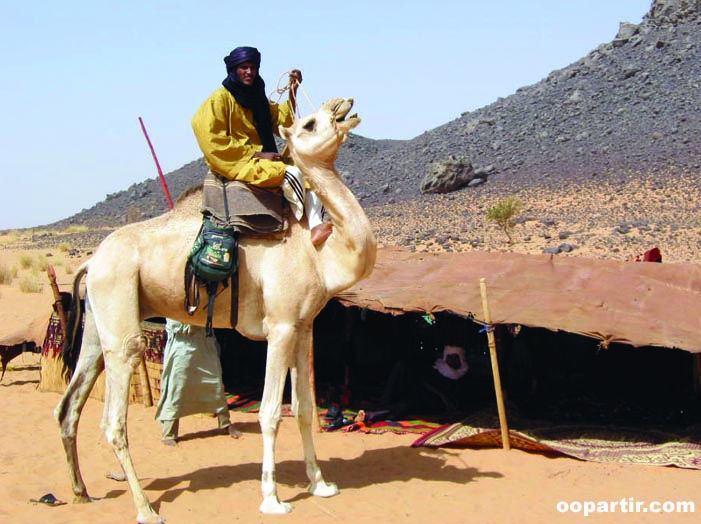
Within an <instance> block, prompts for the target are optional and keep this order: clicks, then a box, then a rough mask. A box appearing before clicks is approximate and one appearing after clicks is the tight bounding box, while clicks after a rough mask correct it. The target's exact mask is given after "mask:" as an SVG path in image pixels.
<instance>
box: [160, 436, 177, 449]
mask: <svg viewBox="0 0 701 524" xmlns="http://www.w3.org/2000/svg"><path fill="white" fill-rule="evenodd" d="M161 442H162V443H163V445H164V446H169V447H174V446H177V445H178V443H177V442H176V440H175V439H174V438H164V439H162V440H161Z"/></svg>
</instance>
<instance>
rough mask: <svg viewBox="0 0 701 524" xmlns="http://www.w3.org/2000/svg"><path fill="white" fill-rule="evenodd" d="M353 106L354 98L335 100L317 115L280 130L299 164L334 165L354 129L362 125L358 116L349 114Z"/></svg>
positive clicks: (299, 120)
mask: <svg viewBox="0 0 701 524" xmlns="http://www.w3.org/2000/svg"><path fill="white" fill-rule="evenodd" d="M352 107H353V99H352V98H332V99H331V100H329V101H327V102H325V103H324V104H323V105H322V106H321V108H320V109H319V110H318V111H317V112H316V113H313V114H311V115H309V116H306V117H304V118H300V119H298V120H296V121H295V123H294V124H292V126H290V127H288V128H284V127H280V136H281V137H282V138H284V139H285V140H287V144H288V146H289V148H290V151H291V153H292V158H293V159H294V160H295V162H296V163H299V162H300V161H301V162H303V163H306V162H308V161H311V162H318V163H329V162H330V163H333V162H334V161H335V160H336V155H337V154H338V148H339V147H340V146H341V144H342V143H343V142H344V141H345V140H346V138H347V137H348V133H349V132H350V130H351V129H353V128H354V127H355V126H357V125H358V124H359V123H360V118H358V115H357V114H353V115H348V113H349V112H350V110H351V108H352Z"/></svg>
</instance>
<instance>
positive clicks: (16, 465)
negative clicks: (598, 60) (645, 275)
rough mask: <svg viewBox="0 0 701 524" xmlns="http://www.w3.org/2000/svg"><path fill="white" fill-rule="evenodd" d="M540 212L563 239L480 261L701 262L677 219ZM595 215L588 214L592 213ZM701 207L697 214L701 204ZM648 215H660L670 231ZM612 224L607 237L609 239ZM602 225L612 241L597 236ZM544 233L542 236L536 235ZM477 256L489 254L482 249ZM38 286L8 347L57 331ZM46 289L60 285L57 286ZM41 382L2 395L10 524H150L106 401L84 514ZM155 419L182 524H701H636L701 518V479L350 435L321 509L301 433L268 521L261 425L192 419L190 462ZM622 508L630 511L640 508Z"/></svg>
mask: <svg viewBox="0 0 701 524" xmlns="http://www.w3.org/2000/svg"><path fill="white" fill-rule="evenodd" d="M688 195H689V193H685V192H684V191H680V192H678V193H677V194H676V197H675V198H676V200H675V199H673V198H672V197H671V196H670V195H665V198H666V202H667V204H669V203H670V202H673V203H674V204H675V206H671V207H678V206H679V205H680V204H681V203H687V201H688V198H685V196H686V197H688ZM580 196H581V195H580ZM636 196H637V197H638V198H640V201H641V202H648V203H649V202H650V200H649V199H646V198H645V195H641V194H639V193H637V192H636ZM647 196H648V197H651V196H654V195H651V194H650V193H648V194H647ZM537 197H538V198H534V200H533V202H536V201H538V200H540V201H541V202H547V201H549V202H551V203H552V202H559V204H560V205H558V206H556V205H551V206H550V207H549V208H548V209H547V213H542V214H541V213H540V212H538V211H537V210H536V208H535V204H529V206H528V209H530V210H531V212H532V213H533V214H534V215H536V216H543V214H545V215H548V214H554V215H557V216H556V217H555V218H557V219H558V222H559V227H557V228H553V229H552V231H551V233H549V235H544V234H543V231H542V229H543V227H547V226H539V225H538V224H539V222H530V223H526V225H524V226H519V228H520V229H519V230H518V231H517V242H516V243H515V244H514V245H512V246H508V245H506V244H505V242H504V240H503V238H502V237H501V235H500V233H499V231H497V230H496V229H495V228H494V227H493V226H489V225H482V226H480V227H479V229H480V230H481V232H480V239H479V240H480V241H479V245H478V246H477V247H476V249H486V250H499V251H502V250H513V251H518V252H532V253H540V252H542V249H543V247H544V245H545V243H544V240H547V238H546V237H547V236H550V235H557V232H558V231H562V230H564V229H568V230H572V231H575V232H578V233H576V235H578V236H579V240H578V242H577V243H578V244H579V247H578V249H577V250H575V251H574V252H573V253H572V256H590V257H594V258H607V257H608V258H617V259H625V258H629V257H632V256H634V255H635V254H637V253H638V252H641V251H642V248H644V247H651V246H652V245H659V246H660V248H661V249H662V252H663V256H667V258H666V259H665V262H693V261H695V260H698V254H699V253H698V251H699V243H698V236H697V234H698V228H697V223H696V217H694V220H693V221H692V222H693V224H687V227H684V225H685V224H682V223H680V224H679V226H680V227H670V222H672V221H673V220H674V219H672V220H670V221H666V220H661V221H660V222H665V223H664V227H662V226H660V227H654V226H653V227H652V228H647V229H644V231H642V232H640V233H639V232H637V230H636V231H634V232H633V233H634V234H635V235H637V238H638V241H632V240H631V238H632V235H618V234H616V235H612V233H611V228H612V227H614V226H615V225H616V224H619V223H620V222H621V221H622V220H623V218H622V217H616V218H613V219H612V220H610V221H609V220H603V219H602V218H600V219H599V220H597V219H596V217H594V218H592V215H589V217H588V218H586V219H585V218H583V216H582V214H580V213H579V210H574V211H573V210H572V209H571V208H570V209H569V211H568V212H567V213H566V214H565V213H563V212H560V211H558V209H562V208H563V207H564V208H567V205H563V200H564V198H562V199H558V198H554V199H549V200H548V199H543V196H542V195H537ZM597 198H598V197H597ZM693 200H695V199H692V201H693ZM579 203H580V206H581V207H580V209H584V208H586V207H587V206H585V205H583V204H582V203H581V202H579ZM454 204H455V203H452V202H451V201H450V200H446V202H445V206H452V205H454ZM479 205H481V206H483V205H484V203H482V202H480V203H479ZM693 205H696V203H695V202H692V206H693ZM397 207H398V208H400V207H401V206H397ZM410 207H411V206H408V207H407V208H406V209H405V210H404V212H403V213H400V214H398V215H397V216H396V217H395V218H398V219H399V220H400V221H401V222H402V223H401V227H400V226H399V225H397V224H398V222H397V221H396V220H395V221H394V223H393V225H388V224H385V223H384V222H383V221H384V220H385V219H384V218H383V217H382V216H381V214H380V213H379V212H377V213H375V218H374V220H375V221H376V222H375V223H376V224H377V227H378V232H379V236H380V242H381V243H382V244H383V245H392V244H404V245H405V244H406V241H408V240H407V239H408V235H409V234H410V233H411V232H412V231H420V230H422V229H423V228H424V226H422V225H420V224H417V223H416V221H414V222H413V223H409V222H408V218H407V217H408V216H411V215H413V216H417V215H416V214H414V213H413V211H412V209H410ZM597 207H598V209H599V210H600V211H599V213H600V217H604V216H606V217H608V216H609V215H613V214H614V213H613V212H612V211H611V207H613V206H609V208H608V210H605V209H603V208H602V207H601V206H591V208H590V210H595V208H597ZM441 209H442V208H441V207H440V205H439V206H437V207H436V210H437V212H438V213H439V214H440V212H441ZM646 211H648V212H649V214H650V216H655V217H660V215H659V214H653V213H652V211H650V210H646ZM558 213H560V214H559V215H558ZM646 214H647V213H646ZM682 215H683V213H682ZM371 216H372V213H371ZM692 216H693V215H692ZM439 218H440V217H436V220H435V221H433V224H434V226H433V227H436V228H437V229H438V230H441V228H442V225H441V222H440V220H439ZM387 220H389V219H387ZM585 220H586V221H585ZM677 220H678V218H677ZM424 222H425V221H424ZM575 223H579V224H580V229H579V230H577V229H574V225H575ZM582 223H584V224H585V226H584V227H582V226H581V224H582ZM602 223H604V224H605V225H603V226H601V224H602ZM529 224H530V225H529ZM596 224H599V225H600V226H599V227H598V228H597V227H596ZM672 225H673V224H672ZM473 226H475V224H473ZM688 226H691V227H688ZM446 227H447V226H446ZM528 227H533V228H534V231H533V232H527V231H526V228H528ZM393 235H396V236H394V237H393ZM573 236H574V235H573ZM526 238H530V240H528V239H526ZM402 239H404V240H402ZM582 240H584V242H583V241H582ZM417 246H418V247H417V249H436V250H440V249H443V248H444V247H441V246H439V245H437V244H436V243H433V242H425V243H423V244H421V243H419V244H417ZM462 246H463V247H464V248H466V249H472V248H474V247H473V246H471V245H470V241H469V238H467V239H465V242H464V243H463V244H462ZM48 251H53V252H52V257H50V258H49V262H51V263H53V264H55V265H56V269H57V272H58V274H59V282H60V283H61V287H62V289H65V290H68V289H69V283H70V280H71V275H70V273H72V272H74V271H75V270H76V269H77V267H78V265H79V263H80V261H81V260H83V259H84V258H85V257H86V256H87V253H86V252H85V251H83V252H82V253H81V255H80V256H77V257H69V256H68V255H67V254H66V253H61V252H59V251H58V250H56V249H53V250H48ZM46 252H47V249H33V248H32V247H31V245H29V246H27V245H21V246H19V247H17V246H15V247H13V246H12V245H4V246H2V249H0V262H2V263H3V264H5V265H7V266H12V265H14V264H16V263H17V261H18V260H19V258H20V257H22V256H23V255H24V256H28V255H31V256H36V255H41V254H44V255H45V254H46ZM559 256H569V255H564V254H563V255H559ZM59 259H60V263H57V262H58V261H59ZM27 271H28V270H21V271H20V274H19V276H18V277H17V278H16V279H15V281H14V282H13V283H11V284H9V285H2V286H0V311H1V312H2V314H1V315H0V319H1V320H0V335H1V336H3V337H5V338H7V337H8V336H9V335H11V334H12V333H14V332H21V331H23V330H25V328H26V327H27V326H28V325H30V324H32V323H33V322H35V323H36V324H37V328H36V329H39V331H41V329H43V325H42V322H45V321H46V320H47V319H48V312H50V305H51V302H52V301H53V298H52V294H51V291H50V289H49V287H48V283H46V284H45V285H44V289H43V290H42V291H41V292H40V293H22V292H21V291H20V290H19V288H18V285H19V284H18V282H19V280H20V279H21V277H22V275H23V274H24V273H25V272H27ZM38 278H39V279H43V281H44V282H47V281H46V279H45V277H44V276H43V275H40V277H38ZM39 373H40V368H39V356H38V355H36V354H28V353H25V354H23V355H21V356H19V357H17V358H16V359H15V360H14V361H12V363H11V364H10V369H9V370H8V372H7V374H6V376H5V378H4V380H3V382H2V383H0V398H1V399H2V407H1V408H0V421H1V423H2V426H1V427H2V431H0V499H1V500H2V502H1V503H0V522H7V523H12V524H22V523H30V522H31V523H32V524H34V523H36V522H42V523H47V524H58V523H71V524H73V523H82V522H86V523H87V522H101V523H103V524H111V523H119V524H123V523H124V522H134V521H135V515H136V511H135V509H134V506H133V503H132V497H131V495H130V493H129V491H128V487H127V485H126V484H125V483H124V482H117V481H114V480H111V479H109V478H106V474H107V473H108V472H112V471H118V469H119V466H118V463H117V461H116V458H115V457H114V455H113V453H112V450H111V449H110V447H109V446H108V444H107V443H106V441H105V439H104V437H103V436H102V434H101V432H100V430H99V422H100V417H101V414H102V403H101V402H99V401H97V400H92V399H90V400H88V403H87V405H86V407H85V410H84V414H83V417H82V420H81V425H80V430H79V453H80V457H81V461H82V462H81V467H82V471H83V476H84V478H85V480H86V483H87V486H88V490H89V492H90V493H91V495H92V496H93V497H94V498H95V499H96V501H95V502H94V503H92V504H85V505H75V504H72V503H71V499H72V493H71V488H70V482H69V479H68V470H67V466H66V462H65V458H64V454H63V450H62V446H61V442H60V439H59V434H58V428H57V426H56V423H55V422H54V420H53V416H52V411H53V409H54V407H55V405H56V404H57V402H58V400H59V394H58V393H42V392H39V391H38V390H37V385H38V383H39ZM154 412H155V408H153V407H151V408H146V407H144V406H142V405H138V404H134V405H131V407H130V410H129V422H128V425H129V440H130V447H131V451H132V455H133V457H134V461H135V464H136V469H137V472H138V474H139V476H140V478H141V481H142V485H143V486H144V487H145V489H146V493H147V494H148V496H149V498H150V500H151V501H152V503H153V504H154V505H155V508H156V509H157V511H159V513H160V514H161V515H162V516H163V517H164V518H165V519H166V520H167V522H169V523H189V524H190V523H196V524H198V523H202V524H204V523H209V524H216V523H224V522H226V523H230V522H245V523H250V522H289V523H298V522H304V523H305V524H311V523H314V522H354V523H357V522H418V523H423V522H432V523H454V522H455V523H457V522H484V523H490V522H493V523H506V522H527V523H543V522H593V523H604V522H606V523H609V522H611V523H613V522H615V523H621V522H623V523H625V522H630V523H641V522H651V523H659V522H665V523H667V522H695V521H697V520H698V517H697V516H696V514H695V513H662V514H659V513H653V512H651V511H648V512H639V513H636V512H632V511H630V506H629V505H630V503H631V502H637V503H641V504H643V505H644V506H641V510H642V509H643V508H645V507H647V505H649V504H652V503H654V502H670V503H676V502H680V501H691V502H694V503H695V507H697V508H698V510H697V511H701V495H699V493H700V492H701V489H700V488H701V472H699V471H696V470H685V469H680V468H671V467H655V466H642V465H641V466H620V465H610V464H599V463H593V462H584V461H579V460H576V459H572V458H567V457H563V456H558V457H552V456H551V457H548V456H545V455H542V454H530V453H527V452H524V451H520V450H511V451H504V450H499V449H491V450H468V449H437V450H431V449H427V448H411V447H410V445H411V443H412V442H413V441H414V440H415V439H416V435H411V434H409V435H399V434H394V433H386V434H381V435H376V434H361V433H344V432H340V431H337V432H330V433H318V434H316V445H317V453H318V456H319V461H320V465H321V467H322V471H323V472H324V475H325V477H326V479H327V480H329V481H332V482H335V483H337V484H338V486H339V487H340V489H341V493H340V495H338V496H336V497H333V498H330V499H318V498H314V497H310V496H309V495H307V493H306V486H307V479H306V476H305V472H304V464H303V461H302V452H301V448H300V438H299V433H298V431H297V428H296V425H295V422H294V419H292V418H284V419H283V421H282V424H281V427H280V431H279V438H278V447H277V454H278V456H277V461H278V482H279V494H280V497H281V499H282V500H285V501H288V502H292V503H293V504H294V511H293V512H292V513H291V514H290V515H287V516H282V517H271V516H264V515H261V514H260V513H259V512H258V505H259V504H260V498H261V496H260V473H261V459H262V439H261V436H260V430H259V427H258V423H257V419H256V415H255V414H247V413H241V412H232V419H233V421H234V422H235V423H236V424H237V425H238V427H239V429H240V430H241V431H242V432H243V436H242V438H240V439H238V440H234V439H231V438H229V437H227V436H223V435H218V434H215V433H214V432H213V427H214V423H213V420H212V419H209V418H207V417H188V418H186V419H184V420H183V423H182V429H181V435H182V436H183V437H184V438H183V439H182V441H181V442H180V444H179V445H178V446H177V447H175V448H168V447H165V446H163V445H162V444H161V441H160V431H159V428H158V425H157V423H156V421H155V420H154V418H153V417H154ZM47 493H52V494H53V495H54V496H55V497H56V498H57V499H59V500H62V501H66V502H67V504H65V505H61V506H56V507H52V506H48V505H45V504H36V503H32V502H30V500H31V499H38V498H40V497H41V496H43V495H45V494H47ZM621 500H625V502H626V505H625V507H624V506H622V505H621V503H620V501H621ZM584 502H590V503H596V504H598V505H599V509H608V512H602V513H596V514H593V515H589V516H588V517H585V516H584V515H583V512H582V509H581V508H582V506H578V505H577V503H584ZM570 503H574V504H572V507H573V509H578V508H579V512H561V511H558V504H560V506H559V507H560V509H562V508H563V505H565V504H570ZM612 503H615V505H614V504H612ZM648 509H651V508H648Z"/></svg>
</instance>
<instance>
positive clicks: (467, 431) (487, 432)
mask: <svg viewBox="0 0 701 524" xmlns="http://www.w3.org/2000/svg"><path fill="white" fill-rule="evenodd" d="M507 418H508V424H509V437H510V442H511V447H512V448H518V449H523V450H526V451H537V452H545V453H561V454H563V455H567V456H570V457H574V458H578V459H581V460H588V461H592V462H603V463H617V464H644V465H650V466H677V467H680V468H690V469H701V427H699V426H693V427H690V428H687V429H685V430H684V431H679V432H675V433H671V432H663V431H658V430H652V429H641V428H631V427H616V426H594V425H591V426H589V425H567V426H564V425H560V426H557V425H553V424H552V423H547V422H544V421H531V420H520V419H518V418H516V417H513V416H511V415H509V416H508V417H507ZM420 446H425V447H441V446H445V447H458V448H484V447H498V448H501V447H502V438H501V430H500V428H499V417H498V416H497V414H496V408H493V409H490V410H483V411H479V412H477V413H475V414H473V415H471V416H469V417H468V418H466V419H464V420H462V421H461V422H457V423H455V424H445V425H443V426H441V427H439V428H437V429H435V430H434V431H432V432H430V433H427V434H425V435H423V436H422V437H420V438H419V439H417V440H416V441H415V442H414V443H413V444H412V447H420Z"/></svg>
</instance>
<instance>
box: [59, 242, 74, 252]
mask: <svg viewBox="0 0 701 524" xmlns="http://www.w3.org/2000/svg"><path fill="white" fill-rule="evenodd" d="M70 248H71V246H70V244H69V243H68V242H61V244H59V246H58V250H59V251H60V252H61V253H66V252H67V251H68V250H69V249H70Z"/></svg>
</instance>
